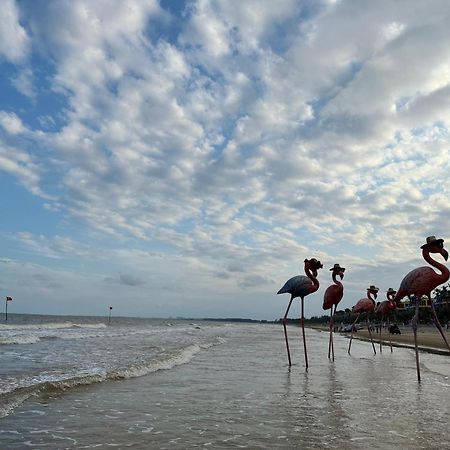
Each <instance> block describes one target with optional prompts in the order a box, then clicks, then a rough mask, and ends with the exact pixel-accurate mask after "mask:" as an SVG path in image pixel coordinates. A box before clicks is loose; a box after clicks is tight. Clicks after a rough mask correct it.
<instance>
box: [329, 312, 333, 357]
mask: <svg viewBox="0 0 450 450" xmlns="http://www.w3.org/2000/svg"><path fill="white" fill-rule="evenodd" d="M332 340H333V305H331V309H330V339H329V342H328V359H330V358H331V342H332Z"/></svg>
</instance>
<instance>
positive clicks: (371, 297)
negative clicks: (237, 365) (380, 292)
mask: <svg viewBox="0 0 450 450" xmlns="http://www.w3.org/2000/svg"><path fill="white" fill-rule="evenodd" d="M367 298H368V299H369V300H372V301H373V303H374V304H375V299H374V298H373V294H372V292H370V291H368V292H367Z"/></svg>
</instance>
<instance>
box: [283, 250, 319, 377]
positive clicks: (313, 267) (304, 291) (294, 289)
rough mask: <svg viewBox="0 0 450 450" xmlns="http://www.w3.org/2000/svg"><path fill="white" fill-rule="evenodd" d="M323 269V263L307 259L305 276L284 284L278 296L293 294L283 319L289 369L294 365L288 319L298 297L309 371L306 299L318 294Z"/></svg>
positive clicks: (306, 363) (299, 276) (291, 279)
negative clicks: (290, 347)
mask: <svg viewBox="0 0 450 450" xmlns="http://www.w3.org/2000/svg"><path fill="white" fill-rule="evenodd" d="M322 267H323V265H322V263H321V262H320V261H318V260H317V259H315V258H311V259H305V266H304V269H305V274H306V276H304V275H297V276H295V277H292V278H290V279H289V280H287V281H286V283H284V286H283V287H282V288H281V289H280V290H279V291H278V292H277V294H291V299H290V300H289V304H288V307H287V309H286V313H285V314H284V317H283V328H284V338H285V340H286V350H287V356H288V362H289V367H290V366H291V365H292V363H291V353H290V350H289V342H288V336H287V328H286V323H287V317H288V313H289V309H290V307H291V304H292V300H293V299H294V298H296V297H300V299H301V308H302V309H301V314H302V315H301V325H302V335H303V347H304V350H305V365H306V369H307V370H308V355H307V351H306V338H305V319H304V309H303V308H304V305H303V304H304V299H305V297H306V296H307V295H309V294H312V293H313V292H316V291H317V289H319V280H318V279H317V271H318V269H321V268H322Z"/></svg>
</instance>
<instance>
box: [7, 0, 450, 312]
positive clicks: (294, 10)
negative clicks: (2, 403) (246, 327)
mask: <svg viewBox="0 0 450 450" xmlns="http://www.w3.org/2000/svg"><path fill="white" fill-rule="evenodd" d="M449 23H450V5H449V3H448V1H447V0H442V1H439V0H432V1H429V2H423V1H422V0H417V1H416V0H408V1H406V0H405V1H401V0H398V1H384V0H380V1H377V2H373V1H360V0H358V1H356V0H354V1H352V0H340V1H339V0H337V1H332V0H321V1H319V0H305V1H298V0H277V1H276V2H275V1H269V0H245V1H239V2H237V1H236V2H234V1H229V0H210V1H207V0H193V1H177V0H171V1H168V0H160V1H157V0H147V1H145V0H142V1H140V0H135V1H133V0H127V1H125V2H124V1H122V0H84V1H83V0H74V1H63V0H58V1H51V0H35V1H32V2H31V1H14V0H2V8H1V9H0V192H1V195H0V207H1V218H0V239H1V247H0V295H1V296H2V297H3V298H4V297H5V296H6V295H10V296H12V297H13V298H14V300H13V302H12V303H10V304H9V305H8V306H9V308H8V311H9V312H18V313H35V314H39V313H43V314H48V313H52V314H81V315H104V314H105V315H106V314H107V313H108V312H109V306H112V307H113V313H114V314H115V315H128V316H145V317H179V316H183V317H198V318H200V317H249V318H256V319H277V318H280V317H282V316H283V315H284V313H285V310H286V307H287V304H288V301H289V295H287V294H285V295H278V296H277V295H276V292H277V291H278V290H279V289H280V287H281V286H282V285H283V284H284V282H285V281H286V280H287V279H289V278H291V277H292V276H294V275H298V274H303V261H304V259H305V258H312V257H315V258H317V259H319V260H320V261H322V263H323V264H324V268H323V270H321V271H319V275H318V278H319V281H320V289H319V290H318V291H317V292H316V293H314V294H312V295H310V296H309V297H307V298H306V300H305V314H306V316H307V317H310V316H312V315H321V314H323V310H322V301H323V294H324V292H325V289H326V287H328V286H329V285H330V284H331V272H330V271H329V269H330V268H331V267H333V265H334V264H335V263H339V264H340V265H341V266H343V267H345V268H346V272H345V278H344V280H343V282H344V289H345V292H344V298H343V300H342V302H341V304H340V307H341V308H342V309H343V308H348V307H351V306H352V305H353V304H355V303H356V301H357V300H358V299H359V298H362V297H365V294H366V289H367V287H368V286H369V285H376V286H378V287H379V288H380V294H379V298H381V299H385V292H386V290H387V289H388V288H389V287H393V288H394V289H397V288H398V286H399V285H400V282H401V280H402V278H403V276H404V275H405V274H406V273H407V272H409V271H410V270H411V269H412V268H414V267H417V266H419V265H423V260H422V257H421V250H420V246H421V245H422V244H424V243H425V239H426V237H427V236H430V235H435V236H436V237H438V238H443V239H445V240H446V241H447V240H450V228H449V223H450V199H449V190H450V183H449V181H448V178H449V173H450V157H449V154H450V153H449V147H450V140H449V130H450V108H449V106H450V27H449V26H448V24H449ZM447 243H448V242H447ZM444 245H445V244H444ZM439 258H440V256H439V255H438V256H437V259H439ZM440 261H442V259H440ZM0 305H1V302H0ZM2 308H4V306H3V307H2V306H0V311H2ZM299 314H300V307H299V302H296V303H295V304H294V306H293V307H292V308H291V312H290V316H291V317H298V316H299Z"/></svg>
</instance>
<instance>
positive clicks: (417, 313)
mask: <svg viewBox="0 0 450 450" xmlns="http://www.w3.org/2000/svg"><path fill="white" fill-rule="evenodd" d="M418 319H419V299H418V298H416V313H415V314H414V317H413V320H412V329H413V333H414V348H415V350H416V367H417V381H418V382H419V383H420V367H419V349H418V348H417V322H418Z"/></svg>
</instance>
